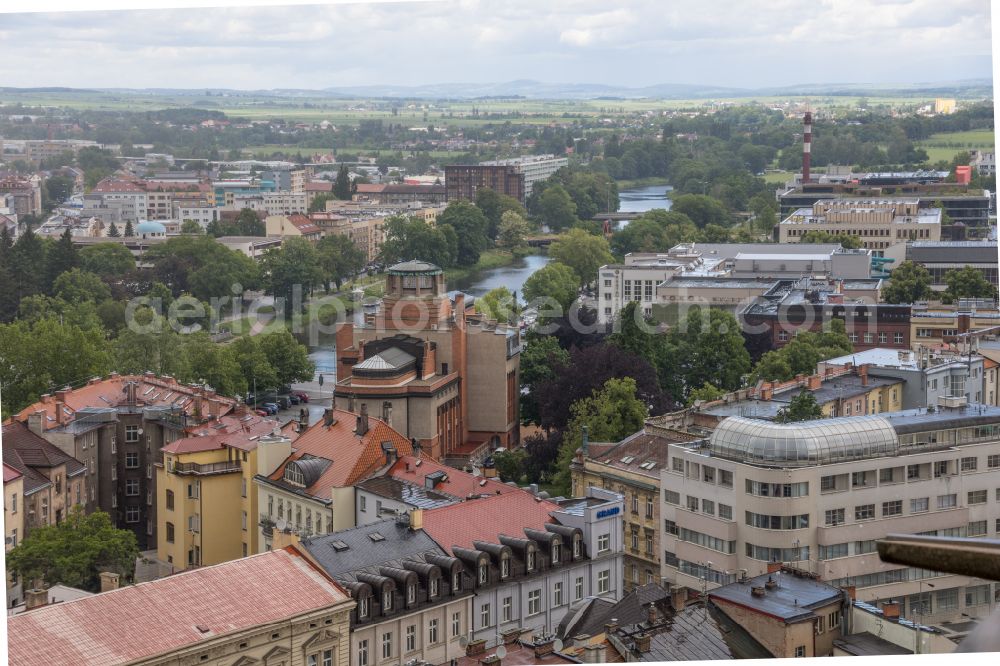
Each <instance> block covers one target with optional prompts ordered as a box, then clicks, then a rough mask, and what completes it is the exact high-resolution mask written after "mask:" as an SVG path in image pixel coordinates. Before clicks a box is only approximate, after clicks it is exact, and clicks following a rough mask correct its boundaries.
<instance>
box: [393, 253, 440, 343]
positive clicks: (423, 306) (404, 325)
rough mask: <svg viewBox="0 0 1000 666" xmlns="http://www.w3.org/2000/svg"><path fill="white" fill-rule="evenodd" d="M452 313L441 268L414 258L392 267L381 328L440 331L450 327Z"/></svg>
mask: <svg viewBox="0 0 1000 666" xmlns="http://www.w3.org/2000/svg"><path fill="white" fill-rule="evenodd" d="M452 312H453V311H452V307H451V300H450V299H449V298H448V292H447V289H446V288H445V281H444V271H443V270H441V267H440V266H435V265H434V264H431V263H428V262H426V261H418V260H416V259H414V260H412V261H404V262H401V263H398V264H395V265H394V266H390V267H389V270H388V271H387V276H386V285H385V296H384V297H383V299H382V309H381V310H380V311H379V314H378V316H377V318H376V322H377V327H378V328H383V329H387V330H405V331H407V332H409V333H414V332H417V331H426V330H438V329H442V328H445V327H446V326H447V324H448V323H449V321H450V320H451V317H452Z"/></svg>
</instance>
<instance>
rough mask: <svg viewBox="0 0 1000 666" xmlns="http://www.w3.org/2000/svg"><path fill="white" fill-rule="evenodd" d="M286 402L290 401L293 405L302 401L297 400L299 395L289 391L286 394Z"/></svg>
mask: <svg viewBox="0 0 1000 666" xmlns="http://www.w3.org/2000/svg"><path fill="white" fill-rule="evenodd" d="M288 402H290V403H292V404H293V405H297V404H299V403H300V402H302V401H301V400H299V396H297V395H295V394H294V393H289V394H288Z"/></svg>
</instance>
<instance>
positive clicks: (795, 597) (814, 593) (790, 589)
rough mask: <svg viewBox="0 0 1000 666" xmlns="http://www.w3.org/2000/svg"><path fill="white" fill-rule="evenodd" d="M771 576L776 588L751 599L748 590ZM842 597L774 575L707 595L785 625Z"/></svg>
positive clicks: (801, 580) (814, 584)
mask: <svg viewBox="0 0 1000 666" xmlns="http://www.w3.org/2000/svg"><path fill="white" fill-rule="evenodd" d="M772 577H773V578H774V580H776V581H777V582H778V587H776V588H775V589H773V590H765V592H764V596H763V597H755V596H753V594H752V593H751V589H752V588H753V587H756V586H763V585H764V584H765V582H766V581H767V580H768V578H772ZM842 594H843V593H842V592H841V591H840V590H839V589H837V588H835V587H831V586H830V585H827V584H825V583H821V582H819V581H816V580H812V579H811V578H805V577H800V576H796V575H794V574H789V573H781V572H776V573H773V574H762V575H760V576H755V577H754V578H750V579H748V580H747V581H746V582H745V583H740V582H736V583H730V584H729V585H724V586H723V587H720V588H717V589H715V590H712V591H711V592H709V593H708V596H709V598H710V599H711V600H713V601H715V600H717V599H718V600H720V601H728V602H730V603H734V604H739V605H740V606H744V607H747V608H751V609H754V610H756V611H759V612H761V613H767V614H768V615H771V616H772V617H777V618H781V619H782V620H784V621H785V622H797V621H800V620H804V619H807V618H811V617H813V612H812V609H814V608H819V607H821V606H826V605H828V604H831V603H833V602H835V601H836V600H837V599H839V598H840V597H841V596H842Z"/></svg>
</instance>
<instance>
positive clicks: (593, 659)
mask: <svg viewBox="0 0 1000 666" xmlns="http://www.w3.org/2000/svg"><path fill="white" fill-rule="evenodd" d="M606 650H607V646H606V645H605V644H604V643H594V644H591V645H586V646H584V648H583V663H585V664H603V663H605V662H606V661H607V658H606V656H605V651H606Z"/></svg>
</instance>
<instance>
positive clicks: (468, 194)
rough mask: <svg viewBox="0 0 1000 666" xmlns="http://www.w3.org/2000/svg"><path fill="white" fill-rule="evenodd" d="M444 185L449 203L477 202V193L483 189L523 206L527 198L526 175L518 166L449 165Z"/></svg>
mask: <svg viewBox="0 0 1000 666" xmlns="http://www.w3.org/2000/svg"><path fill="white" fill-rule="evenodd" d="M444 184H445V188H446V189H447V200H448V201H458V200H460V199H466V200H469V201H475V199H476V192H477V191H478V190H479V189H480V188H483V187H488V188H490V189H491V190H493V191H494V192H496V193H497V194H506V195H507V196H509V197H514V198H515V199H517V200H518V201H519V202H520V203H522V204H523V203H524V201H525V198H526V194H525V185H524V173H523V172H522V171H521V170H520V168H519V167H517V166H510V165H507V166H483V165H479V166H476V165H469V164H454V165H449V166H446V167H445V168H444Z"/></svg>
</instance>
